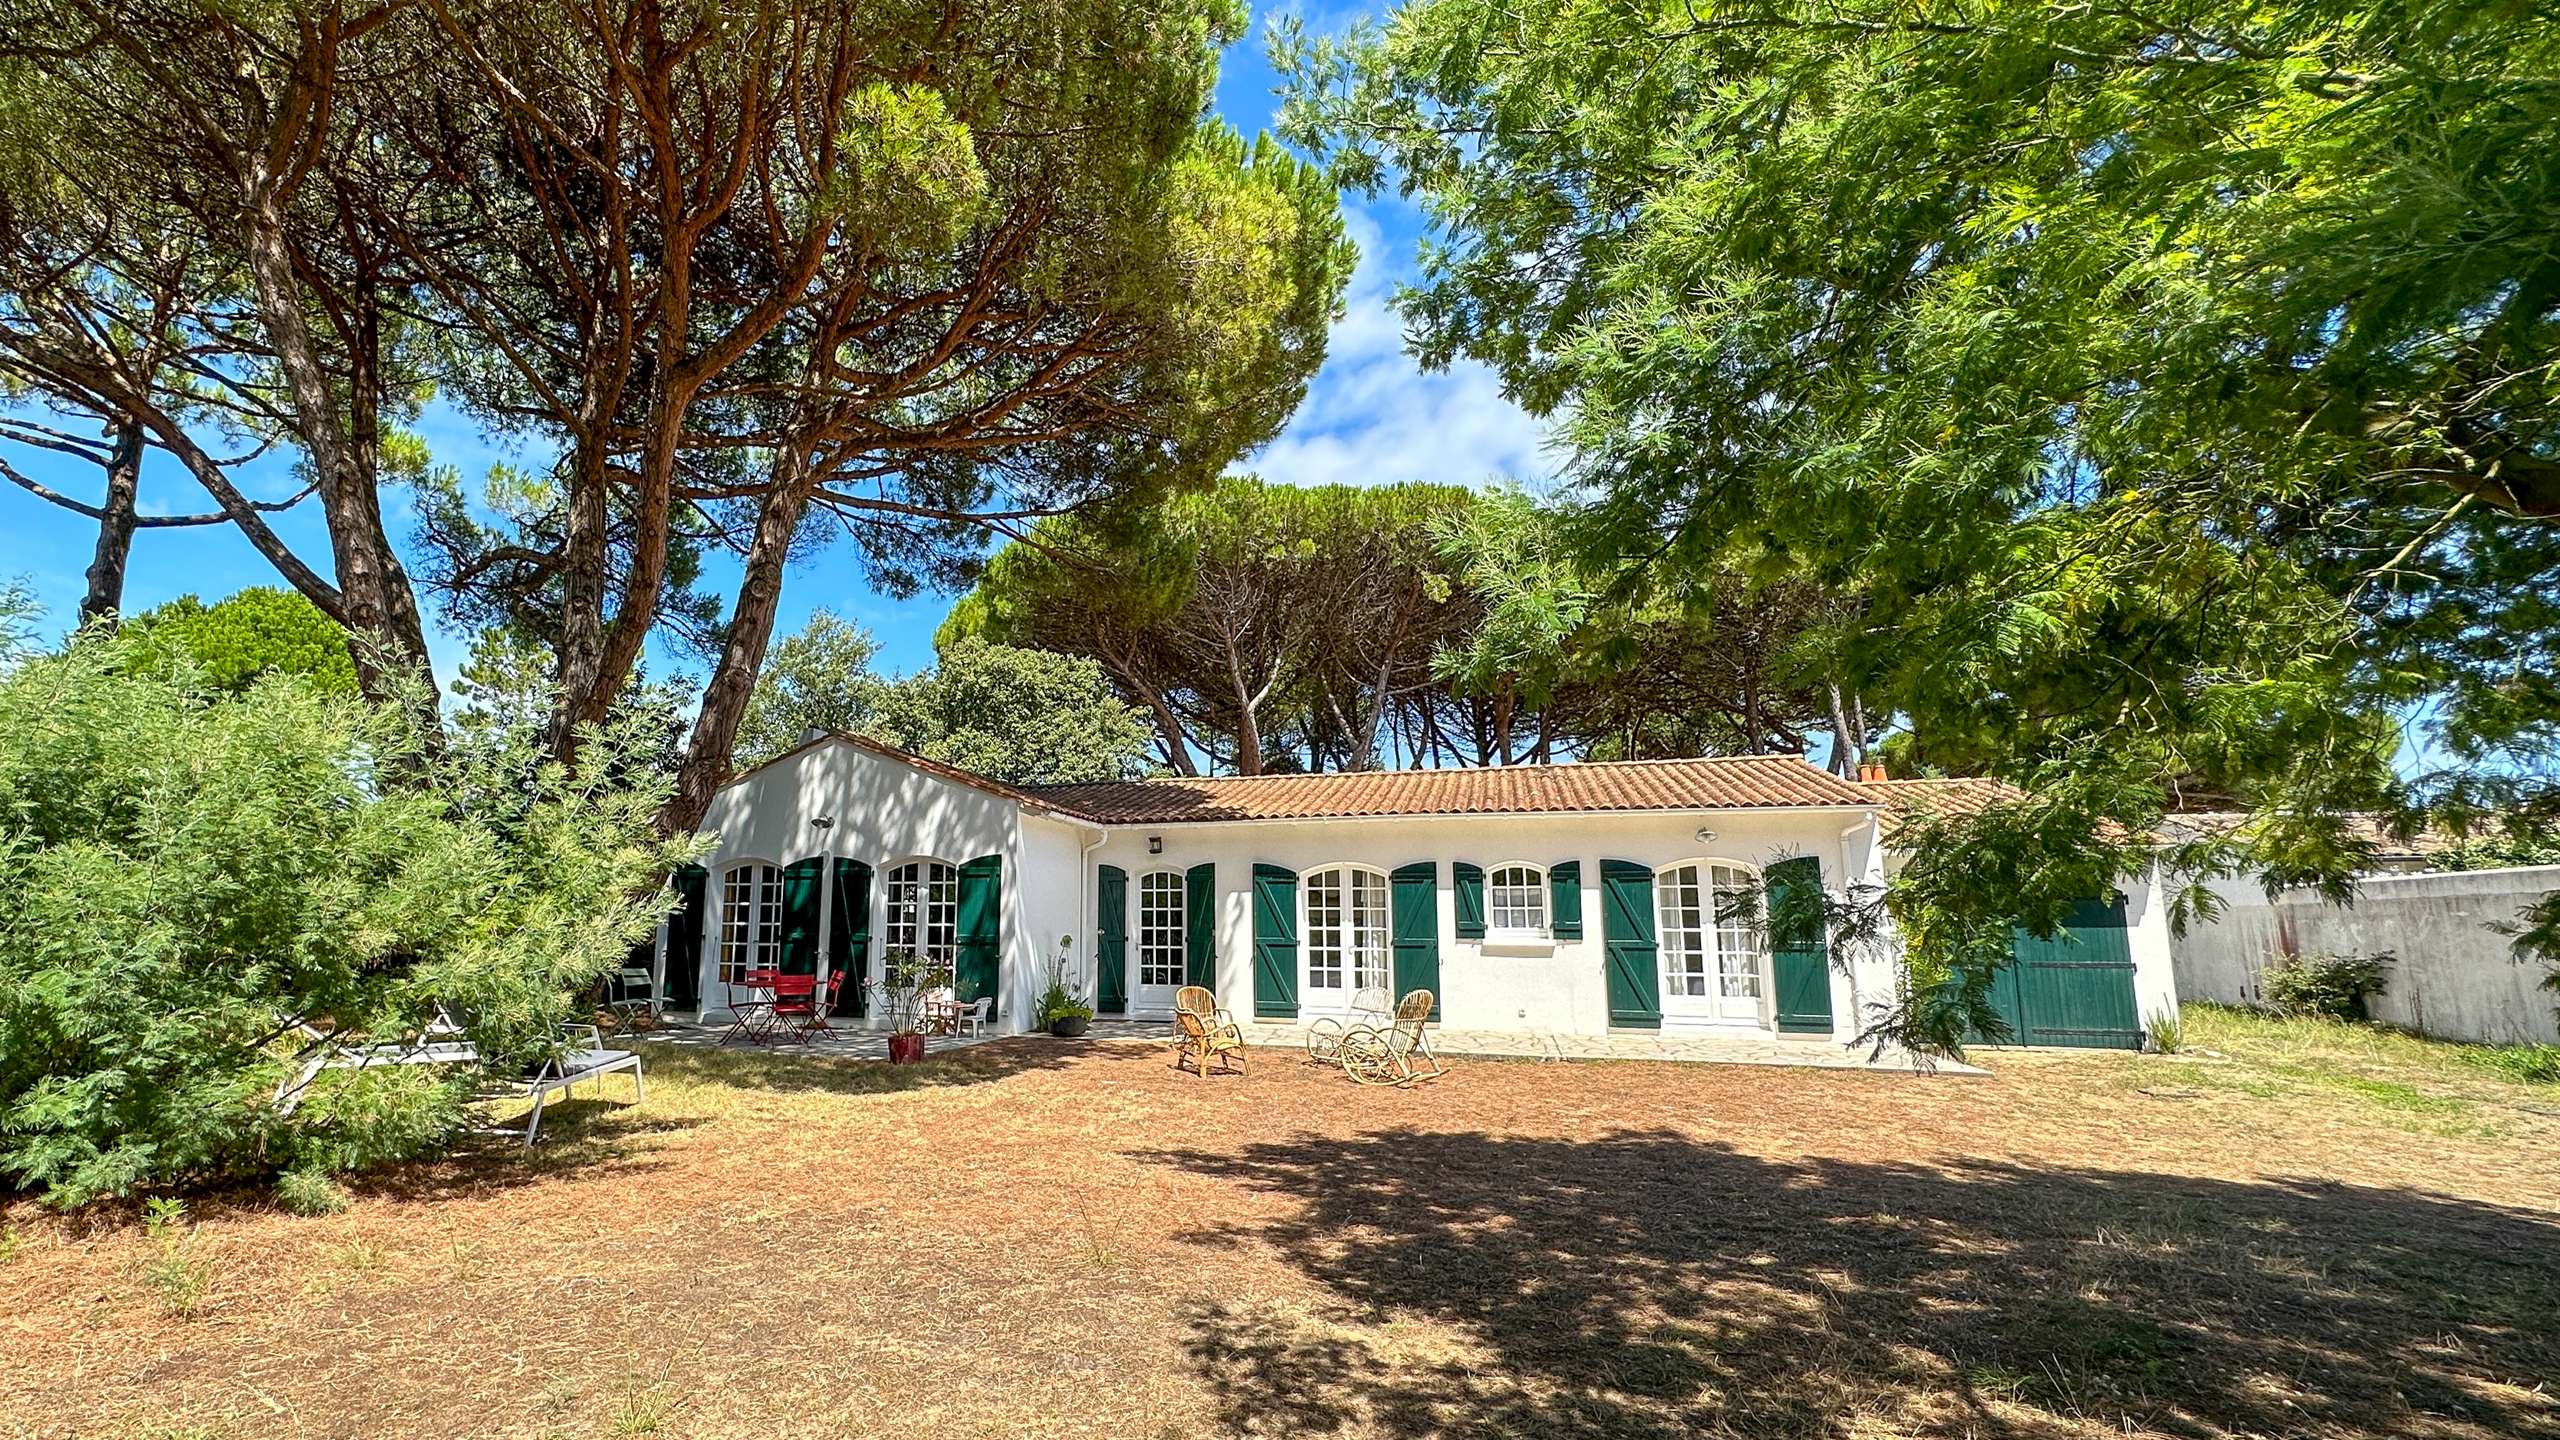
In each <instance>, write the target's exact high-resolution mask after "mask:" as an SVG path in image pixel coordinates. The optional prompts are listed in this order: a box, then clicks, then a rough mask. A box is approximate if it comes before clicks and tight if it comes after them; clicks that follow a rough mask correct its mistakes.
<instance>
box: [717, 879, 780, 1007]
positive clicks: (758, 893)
mask: <svg viewBox="0 0 2560 1440" xmlns="http://www.w3.org/2000/svg"><path fill="white" fill-rule="evenodd" d="M781 963H782V867H780V866H778V865H767V864H766V863H764V862H763V861H761V860H742V861H740V862H739V863H737V864H735V865H732V866H730V867H729V869H728V871H727V873H725V874H723V875H722V876H721V877H720V979H721V982H722V983H724V984H729V985H735V984H737V983H739V981H740V979H741V978H743V977H744V976H745V975H746V973H747V972H748V971H750V970H772V969H776V968H778V967H779V966H780V965H781Z"/></svg>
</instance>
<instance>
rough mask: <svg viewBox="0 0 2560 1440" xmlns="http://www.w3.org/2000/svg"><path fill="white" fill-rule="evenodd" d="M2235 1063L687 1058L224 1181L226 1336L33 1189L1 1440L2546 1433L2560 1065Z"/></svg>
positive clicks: (2554, 1414) (109, 1230)
mask: <svg viewBox="0 0 2560 1440" xmlns="http://www.w3.org/2000/svg"><path fill="white" fill-rule="evenodd" d="M2231 1053H2232V1055H2233V1058H2230V1059H2213V1058H2202V1059H2197V1058H2185V1057H2171V1058H2166V1059H2162V1058H2144V1057H2136V1056H2125V1055H2090V1056H2052V1055H2037V1056H2012V1057H2006V1058H1999V1059H1995V1060H1994V1061H1993V1062H1992V1063H1993V1064H1994V1065H1995V1067H1996V1073H1995V1074H1994V1075H1993V1076H1992V1077H1991V1078H1989V1079H1961V1078H1955V1077H1914V1076H1896V1075H1881V1074H1864V1073H1856V1072H1834V1071H1815V1070H1777V1069H1759V1068H1740V1067H1732V1068H1728V1067H1703V1066H1671V1065H1638V1064H1578V1065H1536V1064H1527V1063H1494V1062H1474V1063H1461V1064H1459V1065H1458V1066H1457V1067H1456V1068H1455V1069H1454V1071H1453V1073H1452V1074H1451V1075H1450V1076H1449V1077H1448V1078H1447V1079H1445V1080H1443V1081H1441V1082H1440V1083H1438V1084H1437V1085H1436V1086H1433V1087H1431V1088H1428V1089H1423V1090H1418V1091H1413V1092H1401V1093H1400V1092H1380V1091H1375V1090H1364V1089H1356V1088H1354V1087H1352V1086H1350V1085H1348V1084H1347V1083H1345V1082H1344V1081H1343V1080H1342V1079H1341V1078H1340V1077H1339V1076H1336V1075H1327V1074H1324V1073H1321V1072H1318V1071H1315V1070H1312V1069H1309V1068H1307V1067H1306V1066H1304V1065H1303V1064H1301V1063H1294V1057H1291V1056H1285V1055H1281V1054H1277V1053H1270V1052H1257V1054H1256V1056H1255V1062H1256V1063H1255V1065H1254V1068H1253V1073H1252V1074H1251V1076H1250V1077H1249V1078H1244V1079H1231V1078H1219V1079H1214V1080H1211V1081H1207V1082H1203V1081H1200V1080H1197V1079H1194V1078H1192V1077H1190V1076H1188V1075H1178V1074H1176V1073H1175V1072H1174V1071H1172V1070H1171V1069H1169V1068H1168V1067H1167V1064H1166V1060H1165V1052H1163V1051H1161V1050H1157V1049H1152V1048H1145V1047H1135V1046H1129V1045H1111V1046H1106V1045H1077V1044H1072V1043H1066V1042H1054V1041H1048V1040H1045V1039H1024V1040H1016V1041H1009V1042H1005V1043H1002V1044H998V1045H991V1046H986V1047H982V1048H980V1049H977V1050H974V1051H971V1052H968V1053H966V1054H964V1055H960V1056H957V1057H953V1058H951V1059H948V1060H941V1061H936V1062H933V1063H931V1064H929V1065H926V1066H921V1067H916V1068H915V1069H912V1070H905V1071H891V1070H888V1069H887V1068H885V1067H879V1066H866V1065H859V1064H852V1063H846V1062H822V1061H810V1060H805V1059H799V1058H795V1057H790V1056H765V1055H726V1054H711V1055H704V1054H700V1053H686V1054H675V1053H669V1052H664V1051H661V1052H656V1053H654V1054H653V1058H652V1066H651V1075H650V1080H651V1090H650V1098H649V1103H648V1105H647V1106H645V1107H643V1108H639V1109H631V1108H627V1107H624V1106H620V1105H617V1104H610V1103H605V1102H589V1101H586V1100H583V1099H582V1100H580V1101H579V1102H577V1103H576V1104H575V1105H574V1106H572V1107H570V1108H568V1109H567V1110H565V1111H562V1112H559V1113H558V1115H557V1117H556V1119H554V1120H550V1121H546V1131H548V1129H549V1127H550V1126H551V1125H554V1124H556V1125H557V1126H558V1137H557V1140H556V1141H554V1142H549V1143H546V1145H545V1146H544V1148H543V1150H542V1151H541V1152H540V1153H538V1154H536V1155H535V1156H533V1157H531V1158H527V1157H525V1156H524V1155H523V1154H522V1153H521V1152H520V1151H514V1150H510V1149H509V1148H507V1147H506V1146H504V1145H502V1144H498V1143H495V1142H492V1143H487V1144H481V1145H477V1146H475V1147H474V1148H473V1149H472V1150H471V1152H470V1153H468V1154H465V1155H463V1156H460V1157H457V1158H456V1159H454V1160H451V1161H448V1162H444V1163H440V1164H437V1165H433V1166H428V1167H422V1168H416V1169H412V1170H409V1171H406V1172H403V1173H401V1174H399V1175H396V1176H393V1177H390V1178H387V1179H381V1180H376V1181H372V1182H368V1183H367V1184H366V1185H365V1186H363V1187H361V1188H360V1190H359V1192H358V1200H357V1203H356V1204H355V1205H354V1207H353V1208H351V1209H350V1210H348V1211H347V1212H345V1213H343V1214H339V1215H335V1216H329V1217H325V1218H318V1219H299V1218H295V1217H293V1216H290V1215H287V1214H284V1213H282V1212H281V1211H279V1210H277V1209H275V1208H273V1207H272V1206H271V1205H270V1204H268V1203H267V1202H265V1201H263V1200H259V1199H255V1198H252V1197H240V1198H239V1199H238V1200H237V1201H236V1202H233V1203H225V1202H223V1201H222V1200H221V1199H219V1198H218V1197H217V1198H203V1199H199V1200H198V1201H197V1202H196V1203H195V1206H194V1212H193V1216H192V1221H191V1228H189V1229H188V1230H187V1231H186V1232H185V1234H184V1238H183V1239H173V1240H171V1241H170V1242H169V1243H170V1244H173V1245H175V1246H177V1247H178V1253H179V1255H180V1257H181V1259H182V1260H184V1261H185V1262H186V1263H188V1264H191V1265H195V1266H198V1267H200V1273H201V1274H202V1275H203V1277H204V1289H203V1294H202V1296H201V1298H200V1300H199V1302H198V1304H197V1306H196V1307H195V1311H194V1313H193V1314H191V1315H180V1314H176V1313H173V1310H174V1309H175V1308H177V1307H175V1306H174V1305H173V1303H172V1292H171V1290H170V1289H169V1287H168V1284H167V1282H166V1279H165V1273H164V1279H163V1281H162V1282H160V1283H156V1284H155V1283H154V1282H153V1281H152V1280H151V1279H150V1278H149V1277H148V1274H147V1272H148V1271H149V1268H150V1265H151V1262H152V1261H153V1260H154V1258H155V1257H157V1256H159V1255H160V1254H161V1253H162V1249H161V1247H162V1242H160V1241H158V1240H155V1239H154V1238H153V1237H152V1236H150V1235H148V1234H146V1233H145V1231H144V1229H143V1227H142V1226H141V1225H140V1224H139V1223H138V1220H137V1218H136V1217H135V1216H134V1215H133V1214H130V1213H114V1214H106V1213H98V1214H90V1215H85V1216H81V1217H77V1218H72V1219H61V1218H56V1217H50V1216H44V1215H39V1214H38V1213H37V1212H36V1211H35V1210H34V1209H33V1208H32V1207H30V1206H28V1205H26V1204H24V1203H20V1204H17V1205H14V1206H12V1207H11V1208H10V1210H9V1212H8V1220H9V1229H8V1230H6V1231H5V1232H0V1250H5V1251H6V1252H7V1254H6V1258H5V1259H0V1299H5V1302H6V1303H5V1306H0V1311H5V1313H0V1435H6V1436H10V1437H17V1436H47V1437H52V1436H93V1435H95V1436H170V1437H174V1436H240V1437H252V1436H255V1437H264V1436H367V1437H372V1436H384V1437H390V1436H399V1437H441V1436H640V1435H665V1436H696V1437H726V1436H745V1435H785V1436H797V1435H872V1434H880V1435H899V1436H924V1437H937V1436H1010V1435H1059V1436H1067V1435H1073V1436H1120V1435H1130V1436H1193V1435H1221V1434H1259V1435H1274V1436H1343V1437H1352V1436H1364V1435H1398V1436H1421V1435H1431V1436H1451V1437H1456V1436H1479V1435H1517V1436H1524V1437H1527V1436H1536V1437H1578V1436H1603V1435H1607V1436H1659V1437H1671V1436H1688V1435H1724V1434H1731V1435H1749V1436H1840V1437H1865V1436H1886V1435H1904V1434H1921V1435H1943V1436H2004V1435H2007V1436H2046V1435H2052V1436H2062V1435H2074V1436H2097V1435H2114V1434H2123V1433H2127V1432H2147V1433H2159V1434H2167V1435H2179V1436H2206V1435H2223V1434H2247V1435H2267V1436H2294V1435H2321V1436H2375V1437H2381V1436H2393V1437H2431V1436H2438V1437H2457V1436H2458V1437H2488V1436H2514V1435H2560V1398H2555V1394H2554V1391H2555V1389H2560V1165H2555V1160H2560V1092H2555V1090H2554V1089H2553V1088H2552V1087H2549V1086H2534V1085H2526V1084H2520V1083H2513V1082H2508V1081H2504V1080H2500V1079H2498V1078H2496V1077H2494V1076H2490V1075H2487V1074H2486V1072H2481V1073H2480V1074H2478V1075H2476V1076H2454V1077H2451V1078H2448V1077H2446V1076H2444V1075H2441V1074H2438V1073H2437V1072H2436V1071H2434V1070H2429V1071H2425V1072H2424V1073H2423V1075H2422V1076H2417V1075H2409V1076H2398V1077H2396V1078H2395V1077H2393V1076H2388V1075H2375V1074H2359V1073H2353V1066H2352V1065H2347V1066H2346V1067H2345V1068H2341V1067H2340V1065H2337V1064H2325V1062H2324V1063H2309V1062H2304V1061H2302V1060H2300V1059H2299V1057H2293V1058H2287V1057H2285V1056H2282V1055H2279V1056H2277V1057H2275V1058H2273V1059H2270V1058H2268V1057H2266V1056H2255V1057H2252V1056H2247V1055H2241V1054H2239V1053H2238V1052H2237V1051H2236V1050H2235V1051H2233V1052H2231ZM2373 1063H2374V1064H2376V1065H2384V1066H2387V1065H2389V1064H2390V1063H2392V1062H2390V1061H2388V1060H2387V1058H2386V1059H2383V1060H2376V1061H2375V1062H2373ZM2412 1095H2414V1096H2416V1097H2417V1099H2416V1100H2414V1101H2412V1100H2411V1099H2410V1097H2411V1096H2412Z"/></svg>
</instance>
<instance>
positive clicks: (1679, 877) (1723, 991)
mask: <svg viewBox="0 0 2560 1440" xmlns="http://www.w3.org/2000/svg"><path fill="white" fill-rule="evenodd" d="M1760 893H1761V892H1760V873H1759V872H1758V871H1756V870H1754V869H1752V868H1751V867H1750V866H1747V865H1736V864H1733V863H1731V862H1729V861H1723V860H1691V861H1683V862H1682V863H1680V864H1677V865H1670V866H1665V867H1664V868H1663V869H1662V870H1661V871H1660V872H1659V873H1657V874H1656V875H1655V876H1654V880H1653V903H1654V920H1655V929H1656V932H1657V934H1656V944H1657V946H1658V947H1659V950H1660V953H1661V956H1662V994H1663V999H1664V1003H1665V1004H1666V1006H1670V1005H1675V1004H1677V1008H1680V1009H1684V1010H1687V1011H1689V1012H1690V1013H1692V1014H1696V1015H1701V1016H1705V1017H1708V1018H1713V1019H1719V1020H1750V1021H1757V1020H1758V1019H1759V1018H1760V996H1761V989H1762V986H1761V975H1762V973H1763V972H1764V970H1765V969H1766V968H1767V966H1766V963H1765V962H1766V959H1767V956H1766V955H1765V954H1764V951H1765V948H1766V947H1765V945H1764V944H1763V938H1762V930H1761V925H1760V911H1761V898H1760ZM1678 1002H1687V1003H1685V1004H1679V1003H1678Z"/></svg>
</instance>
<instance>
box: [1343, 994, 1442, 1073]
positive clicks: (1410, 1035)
mask: <svg viewBox="0 0 2560 1440" xmlns="http://www.w3.org/2000/svg"><path fill="white" fill-rule="evenodd" d="M1430 1019H1431V992H1430V991H1428V990H1413V991H1408V992H1406V994H1405V997H1404V998H1403V999H1402V1000H1399V1001H1397V1002H1396V1018H1395V1023H1394V1024H1392V1025H1389V1026H1388V1027H1386V1028H1385V1029H1383V1030H1381V1029H1379V1028H1377V1027H1376V1026H1371V1025H1363V1026H1361V1027H1359V1028H1358V1029H1355V1030H1353V1031H1351V1032H1350V1033H1349V1034H1346V1035H1344V1036H1343V1037H1342V1071H1343V1073H1344V1074H1346V1075H1349V1076H1350V1077H1351V1078H1352V1079H1354V1080H1357V1081H1359V1082H1360V1083H1361V1084H1363V1085H1411V1084H1414V1083H1416V1082H1418V1081H1423V1080H1437V1079H1439V1078H1440V1075H1441V1069H1440V1057H1439V1056H1438V1055H1436V1054H1434V1053H1432V1049H1431V1035H1430V1032H1429V1031H1428V1030H1427V1029H1426V1028H1425V1026H1426V1024H1427V1023H1428V1022H1429V1020H1430ZM1417 1056H1418V1057H1420V1058H1421V1060H1422V1062H1423V1063H1424V1064H1425V1065H1428V1066H1429V1067H1430V1068H1429V1069H1420V1068H1417V1067H1416V1066H1415V1064H1414V1060H1415V1057H1417Z"/></svg>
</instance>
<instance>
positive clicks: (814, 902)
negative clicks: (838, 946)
mask: <svg viewBox="0 0 2560 1440" xmlns="http://www.w3.org/2000/svg"><path fill="white" fill-rule="evenodd" d="M826 882H827V862H826V860H825V859H824V858H823V857H821V856H817V855H812V856H810V857H809V858H808V859H806V860H794V861H792V862H791V863H790V864H788V865H785V866H783V867H782V961H781V963H782V973H783V974H785V975H815V974H817V973H818V887H819V886H821V885H824V884H825V883H826Z"/></svg>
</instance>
